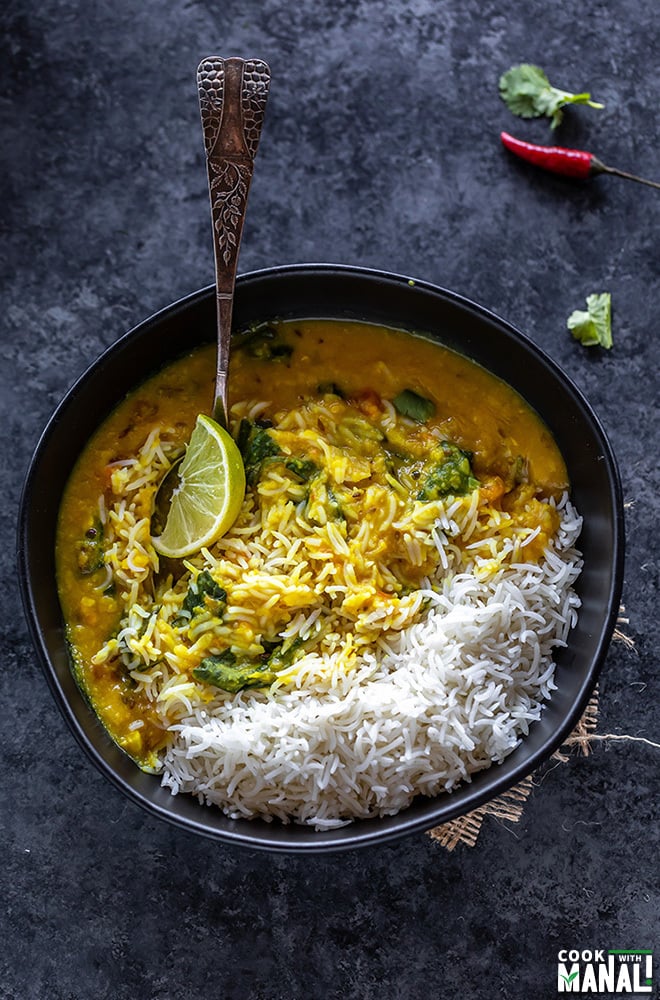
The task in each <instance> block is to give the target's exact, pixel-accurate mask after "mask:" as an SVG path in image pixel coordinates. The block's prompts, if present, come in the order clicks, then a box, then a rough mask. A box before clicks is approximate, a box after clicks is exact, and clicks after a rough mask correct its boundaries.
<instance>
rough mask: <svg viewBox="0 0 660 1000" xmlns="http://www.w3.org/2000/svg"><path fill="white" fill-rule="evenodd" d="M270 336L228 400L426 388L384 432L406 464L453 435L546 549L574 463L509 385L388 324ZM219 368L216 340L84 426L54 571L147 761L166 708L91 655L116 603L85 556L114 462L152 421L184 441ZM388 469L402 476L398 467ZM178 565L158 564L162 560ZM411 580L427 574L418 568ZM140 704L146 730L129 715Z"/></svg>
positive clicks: (132, 747)
mask: <svg viewBox="0 0 660 1000" xmlns="http://www.w3.org/2000/svg"><path fill="white" fill-rule="evenodd" d="M268 338H270V343H269V342H268ZM268 338H267V339H266V341H265V342H263V341H262V342H259V341H255V340H254V338H252V339H251V340H250V339H249V338H248V340H247V342H246V345H245V346H244V347H240V346H239V347H237V348H236V350H235V351H234V354H233V356H232V368H231V379H230V405H231V404H233V403H234V402H235V401H239V400H248V399H249V400H254V399H257V400H258V399H261V400H268V401H272V402H271V404H270V405H269V406H268V407H267V408H266V409H265V410H264V411H263V413H262V417H268V416H269V415H270V414H273V413H275V412H281V411H285V410H291V409H294V408H299V407H301V406H304V405H305V402H306V401H307V400H318V399H319V395H327V394H330V396H332V397H333V398H335V397H336V400H335V401H336V407H337V408H343V411H344V412H348V411H347V410H346V408H349V410H350V412H353V411H354V412H355V413H356V415H358V416H360V417H364V418H366V420H367V421H368V420H369V419H370V418H372V417H374V416H375V415H377V414H378V412H379V409H381V408H382V401H383V400H388V401H392V400H396V399H397V398H402V394H404V398H405V396H406V395H407V397H408V401H410V399H412V401H413V403H419V401H420V400H421V402H422V405H423V413H422V414H421V418H420V415H419V414H418V415H417V417H418V418H417V419H414V418H413V419H410V420H409V421H408V422H407V424H406V429H405V434H402V433H401V431H400V430H399V433H398V437H399V439H398V440H394V441H392V442H390V445H391V447H392V448H393V449H394V450H395V451H398V452H399V453H400V454H403V455H404V456H408V466H407V467H406V463H405V460H404V459H402V460H401V462H400V463H399V468H400V469H403V473H404V474H405V473H406V469H407V473H408V474H409V475H412V476H419V474H420V468H422V465H421V464H420V463H421V458H422V457H423V456H424V455H426V453H427V452H428V448H429V446H430V445H431V444H432V445H433V446H435V447H436V448H437V445H438V442H439V441H446V442H451V443H452V446H457V447H458V448H459V449H461V450H462V451H463V452H464V453H465V454H466V455H467V456H469V461H470V471H471V474H473V475H474V477H475V478H476V479H477V480H478V483H479V489H480V491H481V494H482V496H484V497H486V498H487V500H488V502H489V503H490V504H491V505H493V506H494V507H496V508H501V509H503V510H506V511H508V512H509V513H510V514H511V515H512V518H513V520H514V521H515V522H516V523H518V524H519V525H524V526H526V527H529V528H539V529H540V530H539V531H538V533H537V535H536V537H535V538H534V540H533V542H532V543H531V544H530V545H528V546H527V549H526V553H525V558H526V559H527V560H533V559H537V560H538V559H539V558H540V557H541V554H542V552H543V550H544V548H545V546H546V544H547V542H548V539H549V537H551V536H552V535H553V533H554V532H555V531H556V528H557V515H556V512H555V510H554V508H553V507H552V506H549V505H548V504H545V503H540V502H539V500H541V499H544V498H545V499H547V498H549V497H559V496H560V495H561V494H562V492H563V491H565V490H566V489H567V487H568V480H567V473H566V468H565V465H564V462H563V460H562V457H561V455H560V453H559V451H558V449H557V446H556V444H555V442H554V441H553V439H552V437H551V435H550V434H549V432H548V430H547V428H546V427H545V426H544V424H543V423H542V422H541V421H540V419H539V418H538V416H537V415H536V414H535V413H534V412H533V411H532V410H531V409H530V407H529V406H528V405H527V404H526V403H525V402H524V401H523V400H522V399H521V397H520V396H519V395H518V394H517V393H515V392H514V391H513V390H512V389H511V388H510V387H508V386H507V385H505V384H504V383H503V382H501V381H499V380H498V379H496V378H495V377H493V376H492V375H490V374H489V373H488V372H486V371H485V370H484V369H482V368H480V367H479V366H477V365H476V364H474V363H472V362H471V361H469V360H467V359H465V358H463V357H461V356H459V355H457V354H455V353H453V352H451V351H449V350H447V349H445V348H442V347H440V346H438V345H437V344H435V343H432V342H430V341H427V340H425V339H423V338H421V337H416V336H412V335H410V334H406V333H402V332H397V331H393V330H389V329H384V328H381V327H374V326H369V325H366V324H356V323H352V324H351V323H341V322H337V321H318V320H313V321H311V320H310V321H304V322H298V321H297V322H295V323H294V322H287V323H280V324H277V325H276V326H273V327H271V328H269V330H268ZM255 343H257V347H256V349H255ZM259 344H261V346H259ZM273 347H275V349H273ZM262 348H263V349H262ZM214 369H215V353H214V347H213V346H209V347H205V348H201V349H199V350H196V351H195V352H194V353H192V354H191V355H190V356H188V357H185V358H182V359H181V360H179V361H176V362H174V363H173V364H171V365H169V366H168V367H167V368H165V369H164V370H163V371H161V372H160V373H158V374H157V375H155V376H153V377H152V378H151V379H149V380H148V381H147V382H145V383H144V384H143V385H142V386H140V388H138V389H137V390H135V391H134V392H133V393H131V394H130V395H129V396H128V397H127V398H126V399H125V400H124V401H123V402H122V403H121V404H120V405H119V406H118V407H117V408H116V410H115V411H114V412H113V413H112V414H111V415H110V416H109V417H108V418H107V420H106V421H105V422H104V423H103V425H102V426H101V427H100V428H99V429H98V430H97V432H96V433H95V434H94V436H93V437H92V439H91V440H90V442H89V444H88V446H87V447H86V449H85V451H84V453H83V454H82V456H81V458H80V460H79V462H78V464H77V466H76V468H75V469H74V471H73V474H72V476H71V479H70V481H69V484H68V487H67V490H66V493H65V496H64V500H63V503H62V508H61V513H60V519H59V529H58V541H57V567H58V584H59V592H60V599H61V603H62V608H63V612H64V618H65V621H66V623H67V629H68V637H69V642H70V646H71V651H72V657H73V661H74V665H75V671H76V676H77V679H78V681H79V683H80V684H81V686H82V688H83V689H84V691H85V692H86V694H87V696H88V697H89V699H90V701H91V703H92V705H93V706H94V708H95V710H96V712H97V714H98V715H99V717H100V719H101V721H102V722H103V724H104V725H105V727H106V728H107V730H108V731H109V732H110V734H111V735H112V736H113V738H114V739H115V740H116V741H117V742H118V743H119V745H120V746H122V747H123V748H124V749H125V750H126V751H127V752H128V753H130V754H131V755H132V756H133V757H134V758H135V759H136V760H137V761H139V762H141V763H143V764H144V763H146V762H148V761H149V760H150V757H151V756H152V755H153V753H154V751H157V750H158V749H160V748H161V747H163V746H164V745H165V743H166V732H165V730H164V726H163V721H162V718H161V717H159V716H158V714H157V713H156V711H155V710H154V707H153V705H152V704H151V703H150V701H149V699H148V698H147V697H146V696H145V694H144V692H140V691H136V690H135V684H134V683H132V681H131V678H130V677H129V676H127V675H126V671H125V669H124V668H123V667H122V665H121V663H120V661H119V660H116V659H114V660H113V659H109V660H108V659H106V660H105V661H104V662H101V663H99V662H96V663H95V662H94V656H95V654H96V653H97V652H98V650H99V649H100V648H101V647H102V646H103V644H104V643H106V642H107V641H108V638H109V637H110V636H112V635H113V634H114V633H116V631H117V629H118V627H119V621H120V617H121V614H122V606H121V602H120V601H119V599H118V597H117V595H116V594H115V593H114V592H113V586H112V583H111V582H109V583H108V585H105V584H106V582H107V581H104V583H103V585H100V583H99V576H100V575H101V576H103V574H102V573H100V565H101V564H102V561H103V558H102V553H101V558H100V563H99V564H98V565H96V564H92V565H90V553H93V552H94V551H96V548H97V547H98V546H99V545H100V542H101V540H100V538H98V537H97V534H98V532H99V525H98V510H99V498H100V497H105V498H106V499H107V502H108V503H109V502H110V500H111V496H112V473H113V470H114V469H115V468H116V463H117V462H118V460H121V459H123V458H125V457H126V456H132V455H135V454H136V453H137V452H138V451H139V449H140V448H141V446H142V445H143V443H144V441H145V439H146V438H147V437H148V435H149V434H150V433H151V432H152V431H153V430H154V429H155V428H158V427H167V428H169V429H170V436H171V438H172V439H173V440H174V442H175V443H177V444H178V445H179V446H180V448H181V449H182V448H183V447H184V446H185V443H186V441H187V440H188V439H189V437H190V434H191V432H192V428H193V426H194V423H195V419H196V416H197V414H198V413H200V412H207V413H208V412H210V408H211V403H212V397H213V381H214ZM404 409H405V408H404ZM365 454H369V453H368V451H367V452H365ZM387 482H388V483H389V486H388V488H391V489H397V487H398V483H397V481H396V477H394V478H393V477H392V476H389V479H387ZM152 497H153V491H152V492H151V493H147V494H146V499H143V501H142V502H143V503H144V504H145V510H144V511H142V512H141V513H142V515H143V516H149V515H150V513H151V510H150V509H146V507H147V505H148V503H149V502H150V500H151V499H152ZM380 541H381V546H382V549H383V551H384V552H385V554H387V551H388V547H390V549H391V551H392V552H394V550H395V548H396V544H395V542H396V540H395V539H394V537H393V535H392V537H390V536H389V535H387V536H386V537H384V538H382V539H381V540H380ZM97 554H98V553H97ZM171 569H172V567H167V566H164V567H163V566H161V571H162V572H163V573H165V572H167V571H168V570H171ZM175 576H176V568H175ZM418 577H419V574H418ZM409 582H410V583H411V585H414V584H415V583H416V584H417V585H420V583H421V579H419V578H418V579H416V580H415V579H414V578H411V579H410V581H409ZM136 718H139V719H140V720H141V722H140V728H139V730H136V729H135V728H134V727H133V726H132V723H134V720H135V719H136Z"/></svg>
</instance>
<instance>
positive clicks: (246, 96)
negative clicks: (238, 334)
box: [197, 56, 270, 427]
mask: <svg viewBox="0 0 660 1000" xmlns="http://www.w3.org/2000/svg"><path fill="white" fill-rule="evenodd" d="M197 86H198V90H199V108H200V113H201V117H202V129H203V131H204V144H205V146H206V165H207V169H208V178H209V195H210V198H211V217H212V221H213V249H214V254H215V281H216V294H217V310H218V314H217V315H218V361H217V367H216V377H215V397H214V400H213V416H214V418H215V419H216V420H217V421H218V423H220V424H222V425H223V427H227V425H228V417H229V412H228V405H227V377H228V374H229V349H230V340H231V314H232V306H233V302H234V283H235V281H236V266H237V264H238V251H239V247H240V243H241V234H242V232H243V222H244V220H245V210H246V207H247V197H248V191H249V189H250V181H251V180H252V171H253V169H254V157H255V155H256V152H257V146H258V145H259V137H260V135H261V127H262V125H263V120H264V112H265V110H266V101H267V99H268V88H269V86H270V70H269V68H268V66H267V65H266V63H265V62H262V61H261V60H260V59H236V58H232V59H222V58H220V57H219V56H209V57H208V58H206V59H203V60H202V61H201V63H200V64H199V67H198V69H197Z"/></svg>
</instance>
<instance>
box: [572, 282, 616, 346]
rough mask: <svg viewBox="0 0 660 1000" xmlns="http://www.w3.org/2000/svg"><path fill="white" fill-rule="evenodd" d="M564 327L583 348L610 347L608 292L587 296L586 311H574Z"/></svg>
mask: <svg viewBox="0 0 660 1000" xmlns="http://www.w3.org/2000/svg"><path fill="white" fill-rule="evenodd" d="M566 326H567V327H568V329H569V330H570V331H571V333H572V334H573V336H574V337H575V339H576V340H579V341H580V343H581V344H584V346H585V347H593V346H594V345H600V346H601V347H606V348H607V349H608V350H609V348H610V347H611V346H612V296H611V295H610V293H609V292H603V293H602V294H600V295H589V296H587V311H586V312H584V311H582V310H580V309H576V310H575V311H574V312H572V313H571V315H570V316H569V317H568V320H567V321H566Z"/></svg>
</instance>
